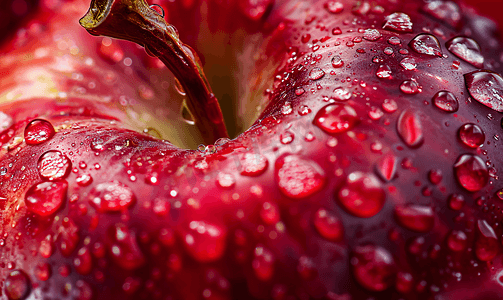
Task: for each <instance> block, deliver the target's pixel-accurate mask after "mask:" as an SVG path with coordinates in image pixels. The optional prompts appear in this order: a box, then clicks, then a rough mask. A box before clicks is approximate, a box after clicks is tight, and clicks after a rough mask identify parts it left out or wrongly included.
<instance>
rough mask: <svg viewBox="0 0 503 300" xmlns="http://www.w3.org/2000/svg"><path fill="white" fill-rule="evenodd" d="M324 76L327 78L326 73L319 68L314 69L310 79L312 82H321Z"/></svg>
mask: <svg viewBox="0 0 503 300" xmlns="http://www.w3.org/2000/svg"><path fill="white" fill-rule="evenodd" d="M323 76H325V71H323V69H321V68H318V67H316V68H313V69H312V70H311V72H309V78H311V80H319V79H321V78H323Z"/></svg>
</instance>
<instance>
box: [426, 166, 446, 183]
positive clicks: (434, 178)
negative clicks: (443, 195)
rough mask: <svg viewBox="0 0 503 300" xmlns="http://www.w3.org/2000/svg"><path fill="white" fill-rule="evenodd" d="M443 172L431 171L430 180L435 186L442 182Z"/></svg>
mask: <svg viewBox="0 0 503 300" xmlns="http://www.w3.org/2000/svg"><path fill="white" fill-rule="evenodd" d="M442 177H443V176H442V170H440V169H431V170H430V171H429V172H428V179H429V180H430V182H431V183H433V184H439V183H440V182H441V181H442Z"/></svg>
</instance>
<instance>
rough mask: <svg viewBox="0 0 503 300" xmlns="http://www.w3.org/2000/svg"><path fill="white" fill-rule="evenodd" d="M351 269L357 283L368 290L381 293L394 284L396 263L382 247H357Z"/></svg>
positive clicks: (352, 256)
mask: <svg viewBox="0 0 503 300" xmlns="http://www.w3.org/2000/svg"><path fill="white" fill-rule="evenodd" d="M351 267H352V270H353V275H354V276H355V278H356V281H358V283H359V284H361V285H362V286H363V287H364V288H366V289H367V290H370V291H376V292H380V291H384V290H386V289H388V288H389V287H390V286H392V285H393V284H394V281H395V274H396V266H395V261H394V260H393V257H392V256H391V254H390V253H389V252H388V250H386V249H384V248H382V247H380V246H375V245H361V246H357V247H356V248H355V249H354V250H353V253H352V255H351Z"/></svg>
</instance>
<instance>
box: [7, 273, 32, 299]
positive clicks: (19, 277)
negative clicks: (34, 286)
mask: <svg viewBox="0 0 503 300" xmlns="http://www.w3.org/2000/svg"><path fill="white" fill-rule="evenodd" d="M4 286H5V287H4V289H5V295H6V296H7V298H8V299H9V300H24V299H26V298H27V297H28V295H29V294H30V290H31V282H30V278H29V277H28V275H26V273H25V272H23V271H21V270H14V271H12V272H10V273H9V276H7V278H6V279H5V282H4Z"/></svg>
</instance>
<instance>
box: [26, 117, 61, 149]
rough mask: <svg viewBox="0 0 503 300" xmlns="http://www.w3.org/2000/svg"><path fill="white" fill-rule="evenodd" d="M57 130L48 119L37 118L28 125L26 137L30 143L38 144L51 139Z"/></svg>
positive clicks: (27, 142)
mask: <svg viewBox="0 0 503 300" xmlns="http://www.w3.org/2000/svg"><path fill="white" fill-rule="evenodd" d="M55 133H56V131H55V130H54V127H53V126H52V124H51V123H50V122H48V121H46V120H42V119H35V120H33V121H31V122H30V123H28V125H26V128H25V130H24V139H25V141H26V144H28V145H38V144H41V143H43V142H46V141H48V140H50V139H51V138H52V137H53V136H54V134H55Z"/></svg>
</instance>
